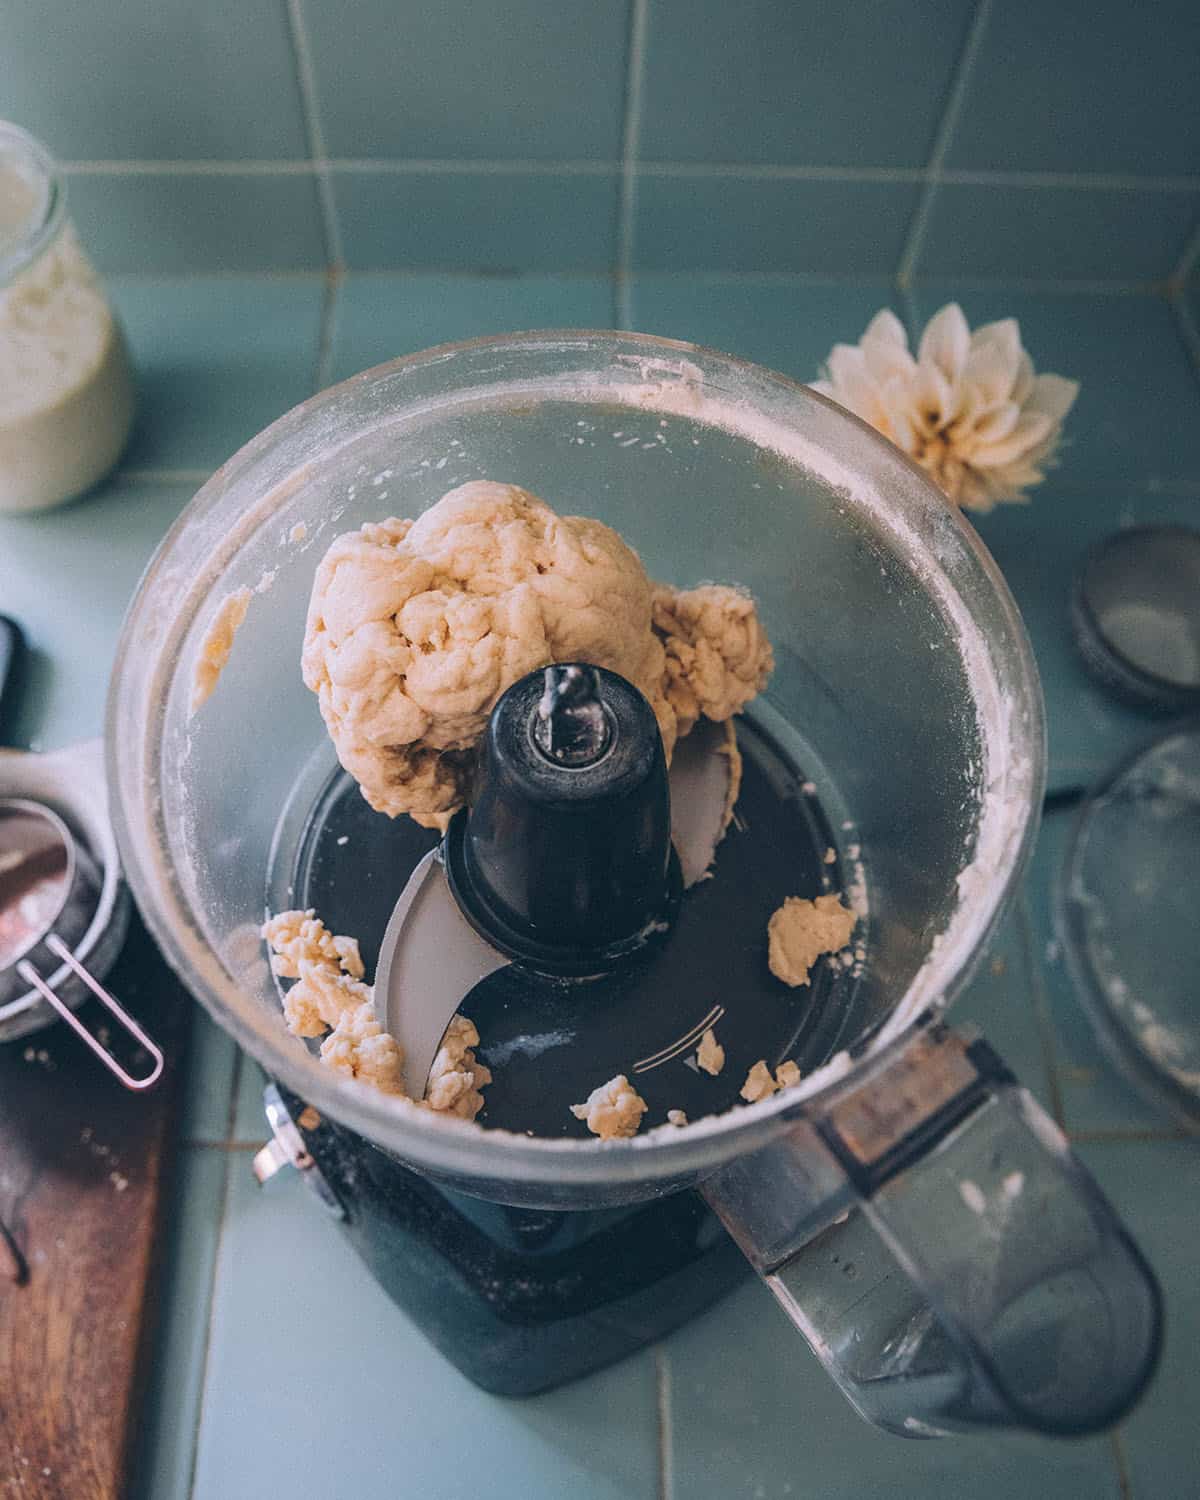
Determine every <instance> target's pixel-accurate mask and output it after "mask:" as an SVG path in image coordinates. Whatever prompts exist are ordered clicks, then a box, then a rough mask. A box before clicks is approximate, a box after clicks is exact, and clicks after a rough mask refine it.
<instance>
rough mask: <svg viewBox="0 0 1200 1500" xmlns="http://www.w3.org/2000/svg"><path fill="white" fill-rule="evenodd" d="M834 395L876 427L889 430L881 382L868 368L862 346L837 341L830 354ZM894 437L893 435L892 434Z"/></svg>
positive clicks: (830, 371) (830, 372) (850, 409)
mask: <svg viewBox="0 0 1200 1500" xmlns="http://www.w3.org/2000/svg"><path fill="white" fill-rule="evenodd" d="M829 374H830V376H831V378H832V385H833V390H832V395H833V399H834V400H835V401H838V402H840V403H841V405H842V406H844V407H846V408H847V409H848V410H849V411H852V412H854V414H855V415H856V416H859V417H862V419H863V420H864V421H865V422H870V424H871V426H872V427H878V428H880V430H881V431H886V430H887V429H886V428H885V427H884V425H883V424H884V423H885V421H886V413H885V411H884V407H883V403H882V401H881V400H880V395H879V385H878V384H877V382H876V381H875V379H874V377H873V376H872V375H871V373H870V371H869V370H868V369H867V362H866V359H865V357H864V355H863V352H862V350H861V349H859V348H857V347H856V346H855V345H853V344H835V345H834V346H833V349H832V351H831V352H830V355H829ZM889 436H890V434H889Z"/></svg>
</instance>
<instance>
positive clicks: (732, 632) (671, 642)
mask: <svg viewBox="0 0 1200 1500" xmlns="http://www.w3.org/2000/svg"><path fill="white" fill-rule="evenodd" d="M654 630H655V633H656V634H657V635H658V636H659V637H660V639H661V640H662V643H663V648H664V650H665V652H666V695H667V700H668V702H669V703H670V705H671V707H672V708H673V709H674V710H675V719H676V723H677V725H678V732H679V733H680V734H681V735H683V734H687V733H689V732H690V731H691V730H692V729H693V728H694V727H695V724H696V721H697V720H698V719H699V718H700V716H701V715H702V714H703V715H704V717H705V718H708V719H715V720H716V721H717V722H718V723H720V722H722V721H724V720H725V719H729V718H731V717H732V716H733V715H734V714H735V713H737V712H738V711H739V710H740V709H743V708H745V706H746V704H747V703H749V702H750V700H751V698H753V697H755V696H756V694H758V693H760V692H761V691H762V689H763V688H764V687H766V685H767V679H768V677H770V675H771V670H772V668H773V666H774V658H773V656H772V653H771V643H770V641H768V640H767V636H766V632H765V631H764V630H763V628H762V624H761V622H760V621H759V618H758V612H757V611H756V609H755V607H754V600H753V599H752V598H751V597H750V595H749V594H747V593H745V592H744V591H743V590H741V589H737V588H732V587H729V586H728V585H725V584H718V583H705V584H702V585H701V586H700V587H699V588H695V589H672V588H667V587H665V586H660V587H659V588H657V589H656V590H655V593H654Z"/></svg>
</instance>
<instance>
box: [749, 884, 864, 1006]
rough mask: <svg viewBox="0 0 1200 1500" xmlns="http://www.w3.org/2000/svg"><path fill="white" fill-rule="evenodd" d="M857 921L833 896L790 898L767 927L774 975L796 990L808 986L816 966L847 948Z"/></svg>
mask: <svg viewBox="0 0 1200 1500" xmlns="http://www.w3.org/2000/svg"><path fill="white" fill-rule="evenodd" d="M856 920H857V919H856V917H855V914H854V913H853V912H852V911H850V910H849V909H848V908H847V907H845V906H844V905H843V904H842V900H841V897H840V896H838V895H835V894H833V893H830V894H829V895H827V896H818V897H817V898H816V900H815V901H806V900H805V899H804V898H803V897H800V896H789V897H788V899H787V900H786V901H785V902H784V903H783V905H782V906H781V907H780V908H779V910H778V911H777V912H775V914H774V915H773V916H772V918H771V920H770V922H769V923H768V924H767V941H768V962H769V963H770V966H771V973H772V974H774V975H775V977H776V979H781V980H782V981H783V982H784V984H786V985H789V986H791V987H792V988H793V989H794V988H795V987H796V986H797V985H800V984H808V982H809V970H810V969H811V968H812V966H813V964H815V963H816V961H817V959H818V958H820V956H821V955H822V954H823V953H836V952H837V950H838V949H839V948H844V947H845V946H846V944H847V942H849V940H850V934H851V933H852V932H853V931H854V924H855V921H856Z"/></svg>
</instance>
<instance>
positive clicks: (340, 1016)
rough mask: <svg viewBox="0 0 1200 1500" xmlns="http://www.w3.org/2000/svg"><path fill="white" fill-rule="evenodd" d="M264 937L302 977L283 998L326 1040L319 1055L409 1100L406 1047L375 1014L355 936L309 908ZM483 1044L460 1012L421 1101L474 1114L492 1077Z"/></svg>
mask: <svg viewBox="0 0 1200 1500" xmlns="http://www.w3.org/2000/svg"><path fill="white" fill-rule="evenodd" d="M262 936H263V938H264V939H265V941H266V942H267V944H268V946H269V947H270V948H271V950H272V958H271V967H272V968H273V969H274V971H275V973H276V974H278V975H279V977H280V978H281V979H295V980H296V981H297V982H296V983H295V984H294V985H292V987H291V988H290V989H289V990H288V991H287V993H286V994H285V995H284V997H283V1016H284V1020H285V1021H286V1022H287V1027H288V1030H289V1031H290V1032H291V1033H292V1034H293V1035H294V1036H300V1037H324V1038H325V1039H324V1041H323V1042H322V1043H321V1052H320V1056H321V1061H322V1062H324V1063H326V1064H327V1065H328V1066H329V1067H331V1068H336V1069H337V1070H338V1071H339V1072H341V1073H345V1074H346V1075H347V1076H348V1077H350V1078H356V1079H358V1081H359V1082H360V1083H368V1084H371V1085H373V1086H374V1087H375V1088H377V1089H379V1090H380V1091H381V1092H382V1093H385V1094H395V1095H397V1096H398V1097H400V1098H408V1094H407V1092H406V1091H405V1088H404V1049H403V1048H402V1047H401V1046H400V1044H399V1042H397V1041H396V1039H395V1037H393V1036H391V1035H390V1034H389V1033H388V1032H386V1031H384V1029H383V1027H382V1026H381V1025H380V1024H379V1021H378V1019H377V1018H376V1015H375V1000H374V994H373V992H372V990H371V987H370V985H368V984H364V983H363V975H364V972H365V971H364V968H363V961H362V955H361V954H360V953H359V951H358V940H357V938H351V937H337V936H335V935H334V934H333V933H331V932H330V931H329V929H328V928H327V927H326V926H325V924H324V922H322V921H321V919H320V918H319V917H318V916H317V914H316V912H315V911H313V910H312V909H311V908H310V909H309V910H308V911H284V912H279V913H278V914H277V915H276V916H273V917H271V918H270V919H269V920H268V921H267V922H265V923H264V924H263V928H262ZM326 1032H328V1033H329V1034H328V1035H326ZM478 1045H479V1033H478V1031H476V1029H475V1027H474V1026H473V1025H472V1024H471V1022H470V1021H468V1020H467V1018H466V1017H465V1016H455V1017H454V1019H453V1020H452V1021H451V1022H450V1025H449V1027H448V1028H447V1030H446V1035H445V1037H444V1038H443V1041H442V1045H441V1047H440V1048H439V1050H438V1054H437V1056H436V1057H435V1058H434V1061H433V1066H432V1068H431V1069H430V1072H429V1082H428V1083H427V1085H426V1089H425V1098H424V1099H423V1100H422V1101H420V1102H421V1103H422V1105H423V1106H424V1107H425V1108H428V1109H431V1110H434V1111H435V1112H437V1113H439V1114H452V1115H456V1116H458V1118H459V1119H462V1120H473V1119H474V1118H475V1116H476V1115H477V1114H478V1113H479V1111H480V1110H481V1109H482V1108H483V1103H484V1099H483V1094H482V1092H481V1090H482V1089H483V1088H484V1086H485V1085H486V1084H489V1083H491V1081H492V1075H491V1072H490V1071H489V1069H488V1068H487V1067H486V1066H485V1065H484V1064H483V1063H481V1062H478V1061H477V1060H476V1057H475V1053H474V1052H473V1051H472V1050H471V1049H472V1048H474V1047H477V1046H478Z"/></svg>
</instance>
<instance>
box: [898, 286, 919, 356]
mask: <svg viewBox="0 0 1200 1500" xmlns="http://www.w3.org/2000/svg"><path fill="white" fill-rule="evenodd" d="M893 288H894V291H895V294H896V297H897V300H898V301H899V303H900V306H901V309H902V312H903V321H904V323H905V324H906V325H907V327H908V342H909V346H910V347H911V348H913V349H916V347H917V345H918V344H919V342H920V329H921V324H920V309H919V308H918V307H917V298H916V292H915V291H914V289H913V287H912V286H911V285H907V286H906V285H905V284H904V283H903V282H901V280H900V278H899V277H898V276H897V278H896V280H895V282H894V283H893Z"/></svg>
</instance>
